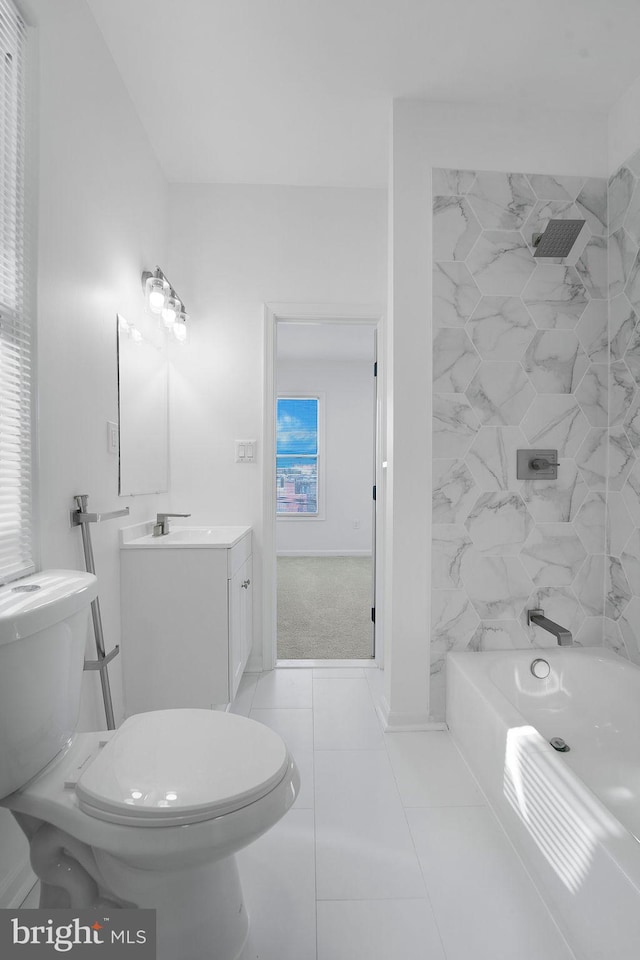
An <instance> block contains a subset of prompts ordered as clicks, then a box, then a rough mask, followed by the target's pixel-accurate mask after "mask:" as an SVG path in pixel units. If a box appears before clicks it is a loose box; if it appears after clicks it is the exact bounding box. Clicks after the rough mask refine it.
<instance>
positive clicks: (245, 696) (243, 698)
mask: <svg viewBox="0 0 640 960" xmlns="http://www.w3.org/2000/svg"><path fill="white" fill-rule="evenodd" d="M259 677H260V674H259V673H245V674H244V675H243V676H242V677H241V679H240V683H239V684H238V692H237V693H236V695H235V699H234V701H233V703H232V704H231V706H230V707H229V713H239V714H241V715H242V716H243V717H248V716H249V711H250V710H251V704H252V702H253V695H254V693H255V690H256V686H257V683H258V679H259Z"/></svg>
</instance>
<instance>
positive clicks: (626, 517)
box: [606, 490, 634, 557]
mask: <svg viewBox="0 0 640 960" xmlns="http://www.w3.org/2000/svg"><path fill="white" fill-rule="evenodd" d="M633 526H634V523H633V520H632V519H631V516H630V514H629V511H628V510H627V505H626V503H625V500H624V497H623V495H622V493H620V491H619V490H610V491H609V493H608V495H607V540H606V552H607V553H608V554H609V556H611V557H619V556H620V554H621V553H622V551H623V549H624V545H625V543H626V542H627V540H628V539H629V530H632V529H633Z"/></svg>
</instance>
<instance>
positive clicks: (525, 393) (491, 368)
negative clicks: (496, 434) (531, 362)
mask: <svg viewBox="0 0 640 960" xmlns="http://www.w3.org/2000/svg"><path fill="white" fill-rule="evenodd" d="M466 395H467V398H468V399H469V402H470V403H471V405H472V406H473V408H474V410H475V411H476V413H477V415H478V417H479V419H480V421H481V422H482V423H483V424H485V425H489V424H493V425H495V426H501V425H505V426H507V425H512V424H517V423H519V422H520V420H521V419H522V417H523V415H524V413H525V411H526V410H527V408H528V407H529V405H530V403H531V401H532V400H533V398H534V396H535V390H534V389H533V387H532V386H531V384H530V382H529V380H528V378H527V376H526V375H525V373H524V370H523V369H522V367H521V366H520V364H519V363H506V362H505V363H493V362H485V363H483V364H482V365H481V367H480V369H479V370H478V372H477V373H476V374H475V376H474V378H473V380H472V381H471V383H470V384H469V387H468V388H467V390H466Z"/></svg>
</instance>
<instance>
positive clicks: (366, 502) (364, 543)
mask: <svg viewBox="0 0 640 960" xmlns="http://www.w3.org/2000/svg"><path fill="white" fill-rule="evenodd" d="M277 388H278V394H279V395H280V396H287V395H292V396H295V395H296V394H304V393H308V394H309V395H310V396H313V395H314V394H316V393H318V394H320V395H321V396H322V400H321V404H322V410H321V418H322V447H321V450H320V455H321V464H322V472H321V476H320V480H319V483H320V486H321V487H323V489H322V490H321V492H320V507H321V517H322V519H316V518H309V519H305V518H304V517H302V516H297V517H295V519H286V518H284V519H283V518H278V520H277V523H276V548H277V551H278V553H279V554H287V553H288V554H305V553H327V554H341V553H342V554H350V553H351V554H358V553H371V540H372V499H371V492H372V491H371V487H372V484H373V476H374V472H373V438H374V413H375V412H374V407H373V363H372V362H371V361H356V360H351V361H347V360H343V361H341V360H315V361H314V360H278V363H277ZM354 520H355V521H358V522H359V525H360V526H359V529H354V526H353V523H354Z"/></svg>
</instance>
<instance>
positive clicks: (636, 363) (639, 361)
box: [624, 326, 640, 386]
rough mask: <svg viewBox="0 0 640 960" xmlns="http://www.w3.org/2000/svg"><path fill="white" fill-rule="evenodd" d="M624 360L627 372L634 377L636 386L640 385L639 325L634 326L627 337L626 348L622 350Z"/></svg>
mask: <svg viewBox="0 0 640 960" xmlns="http://www.w3.org/2000/svg"><path fill="white" fill-rule="evenodd" d="M624 360H625V363H626V365H627V367H628V368H629V372H630V373H631V375H632V376H633V377H634V379H635V381H636V383H637V384H638V386H640V327H639V326H636V328H635V329H634V331H633V333H632V334H631V336H630V337H629V343H628V345H627V349H626V350H625V352H624Z"/></svg>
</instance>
